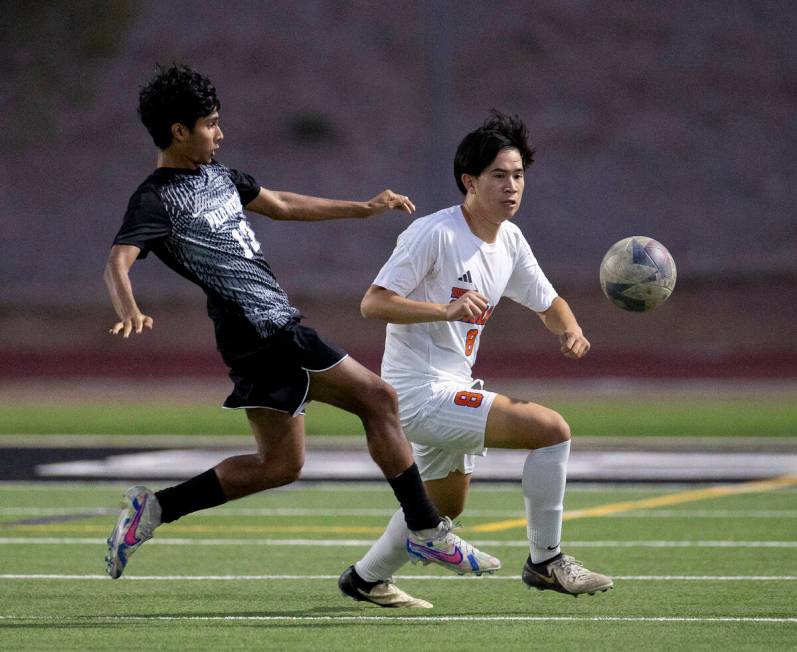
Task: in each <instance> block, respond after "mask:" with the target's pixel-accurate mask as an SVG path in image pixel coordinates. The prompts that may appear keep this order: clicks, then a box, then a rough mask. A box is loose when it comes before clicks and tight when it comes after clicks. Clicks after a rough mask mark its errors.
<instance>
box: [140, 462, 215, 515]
mask: <svg viewBox="0 0 797 652" xmlns="http://www.w3.org/2000/svg"><path fill="white" fill-rule="evenodd" d="M155 497H156V498H157V499H158V502H159V503H160V506H161V522H163V523H171V522H172V521H176V520H177V519H178V518H180V517H181V516H185V515H186V514H190V513H191V512H197V511H199V510H200V509H207V508H208V507H215V506H216V505H222V504H224V503H226V502H227V499H226V498H225V497H224V492H223V491H222V489H221V484H219V478H218V477H217V476H216V472H215V471H214V470H213V469H209V470H207V471H205V472H204V473H200V474H199V475H197V476H194V477H193V478H191V479H190V480H186V481H185V482H183V483H182V484H178V485H175V486H174V487H168V488H166V489H163V490H161V491H156V492H155Z"/></svg>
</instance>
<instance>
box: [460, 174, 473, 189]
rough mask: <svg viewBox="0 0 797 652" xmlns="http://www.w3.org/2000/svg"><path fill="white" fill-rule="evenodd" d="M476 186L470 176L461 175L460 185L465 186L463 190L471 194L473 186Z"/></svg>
mask: <svg viewBox="0 0 797 652" xmlns="http://www.w3.org/2000/svg"><path fill="white" fill-rule="evenodd" d="M475 184H476V179H475V178H474V177H473V176H472V175H470V174H463V175H462V185H463V186H465V190H467V191H468V192H471V191H473V190H474V186H475Z"/></svg>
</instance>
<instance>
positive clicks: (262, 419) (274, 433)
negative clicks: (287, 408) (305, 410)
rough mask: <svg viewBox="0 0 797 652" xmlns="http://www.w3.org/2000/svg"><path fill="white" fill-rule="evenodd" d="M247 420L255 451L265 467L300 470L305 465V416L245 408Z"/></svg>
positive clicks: (265, 409) (266, 409)
mask: <svg viewBox="0 0 797 652" xmlns="http://www.w3.org/2000/svg"><path fill="white" fill-rule="evenodd" d="M246 417H247V419H249V425H250V426H251V428H252V433H253V434H254V436H255V441H256V442H257V451H258V453H259V455H260V456H261V458H262V459H263V460H264V461H267V462H268V463H282V464H285V465H290V466H293V467H298V468H301V467H302V465H303V464H304V416H302V415H299V416H291V415H290V414H288V413H287V412H280V411H279V410H271V409H268V408H248V409H247V410H246Z"/></svg>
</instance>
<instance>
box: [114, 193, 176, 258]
mask: <svg viewBox="0 0 797 652" xmlns="http://www.w3.org/2000/svg"><path fill="white" fill-rule="evenodd" d="M171 231H172V222H171V219H170V218H169V215H168V213H167V212H166V208H165V207H164V206H163V202H162V201H161V199H160V197H159V196H158V194H157V193H156V192H155V191H154V190H152V189H148V190H139V191H137V192H136V193H135V194H134V195H133V196H132V197H131V198H130V202H129V203H128V205H127V212H126V213H125V216H124V219H123V220H122V226H121V228H120V229H119V232H118V233H117V234H116V237H115V238H114V240H113V243H114V244H115V245H134V246H136V247H138V248H139V249H141V253H140V254H139V255H138V257H139V258H146V257H147V254H148V253H149V252H150V250H151V249H152V247H153V246H155V245H156V244H157V243H158V242H159V241H161V240H163V239H164V238H166V237H167V236H168V235H169V234H170V233H171Z"/></svg>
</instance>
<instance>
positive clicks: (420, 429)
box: [399, 380, 497, 480]
mask: <svg viewBox="0 0 797 652" xmlns="http://www.w3.org/2000/svg"><path fill="white" fill-rule="evenodd" d="M483 387H484V383H482V381H480V380H477V381H474V382H473V383H472V384H471V385H463V384H462V383H455V382H448V381H445V382H436V383H430V384H428V385H424V386H422V387H418V388H415V389H413V390H411V391H409V392H402V393H400V394H399V402H401V401H402V400H404V399H405V397H406V398H407V399H410V400H412V401H413V404H418V402H419V397H420V396H425V400H424V401H423V403H421V404H420V409H419V410H418V411H417V412H416V413H415V414H414V416H412V417H410V418H408V419H403V420H402V424H401V425H402V426H403V428H404V432H405V433H406V435H407V439H409V440H410V442H412V451H413V456H414V457H415V463H416V464H417V465H418V469H419V470H420V473H421V477H422V478H423V479H424V480H439V479H441V478H445V477H446V476H447V475H448V474H449V473H451V472H452V471H454V470H458V471H460V472H462V473H466V474H469V473H472V472H473V468H474V458H475V456H476V455H481V456H483V455H485V454H486V452H487V451H486V449H485V448H484V432H485V429H486V427H487V417H488V415H489V413H490V408H491V407H492V404H493V401H494V400H495V397H496V396H497V395H496V393H495V392H488V391H485V390H484V389H483Z"/></svg>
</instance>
